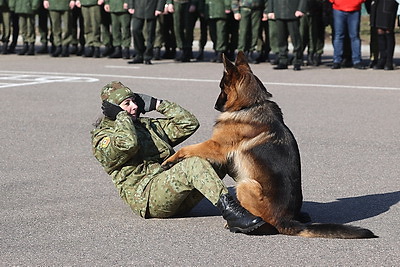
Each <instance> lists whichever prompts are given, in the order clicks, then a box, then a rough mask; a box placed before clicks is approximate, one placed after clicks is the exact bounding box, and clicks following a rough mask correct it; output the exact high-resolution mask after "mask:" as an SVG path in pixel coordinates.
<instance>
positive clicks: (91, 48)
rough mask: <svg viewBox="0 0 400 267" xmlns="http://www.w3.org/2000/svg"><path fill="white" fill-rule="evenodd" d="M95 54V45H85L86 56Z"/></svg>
mask: <svg viewBox="0 0 400 267" xmlns="http://www.w3.org/2000/svg"><path fill="white" fill-rule="evenodd" d="M93 54H94V46H89V47H85V53H84V55H83V56H84V57H93Z"/></svg>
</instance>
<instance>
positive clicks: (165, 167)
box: [161, 160, 175, 170]
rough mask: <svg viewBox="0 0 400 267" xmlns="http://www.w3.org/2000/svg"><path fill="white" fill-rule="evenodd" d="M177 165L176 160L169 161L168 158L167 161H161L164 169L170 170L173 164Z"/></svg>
mask: <svg viewBox="0 0 400 267" xmlns="http://www.w3.org/2000/svg"><path fill="white" fill-rule="evenodd" d="M174 165H175V163H174V162H171V161H168V160H166V161H164V162H163V163H161V168H162V169H163V170H168V169H170V168H171V167H172V166H174Z"/></svg>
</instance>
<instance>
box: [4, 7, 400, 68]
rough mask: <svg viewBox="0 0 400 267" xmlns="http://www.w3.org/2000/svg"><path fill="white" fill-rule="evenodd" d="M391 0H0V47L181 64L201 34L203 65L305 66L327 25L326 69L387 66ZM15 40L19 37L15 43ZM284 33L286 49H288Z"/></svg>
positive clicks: (391, 45) (394, 13)
mask: <svg viewBox="0 0 400 267" xmlns="http://www.w3.org/2000/svg"><path fill="white" fill-rule="evenodd" d="M398 2H400V0H76V1H75V0H44V1H42V0H0V12H1V13H0V14H1V16H0V23H1V27H0V33H1V42H2V47H1V48H0V52H1V54H3V55H4V54H10V53H17V54H18V55H35V54H49V55H50V56H52V57H69V56H70V55H71V54H73V55H77V56H83V57H94V58H100V57H109V58H122V59H132V60H130V61H128V63H129V64H141V63H143V64H151V60H162V59H174V60H175V61H177V62H190V61H192V60H197V61H202V60H204V59H205V54H204V49H205V46H206V43H207V41H209V40H210V41H211V42H212V48H213V50H214V55H213V56H212V58H211V61H212V62H221V55H222V53H225V54H226V55H227V56H228V57H229V58H230V59H232V60H233V58H234V57H235V54H236V53H237V51H240V50H241V51H244V52H245V54H246V55H247V57H248V60H249V62H250V63H253V64H257V63H260V62H270V63H271V64H273V65H275V67H274V69H276V70H280V69H287V68H288V65H290V64H293V69H294V70H300V69H301V66H303V65H304V64H307V65H314V66H319V65H320V64H321V63H322V61H321V58H322V54H323V52H324V45H325V40H326V39H325V37H326V32H327V31H326V30H327V28H328V27H329V28H330V30H329V32H331V33H332V45H333V48H334V55H333V62H332V63H333V64H332V69H339V68H342V67H354V68H357V69H365V68H367V67H371V68H374V69H384V70H392V69H393V68H394V64H393V55H394V49H395V31H394V29H395V27H396V21H397V25H398V26H399V25H400V23H399V22H398V21H399V20H398V16H399V14H400V13H398ZM362 8H365V9H366V10H367V12H368V14H369V18H370V28H371V29H370V40H369V42H370V55H369V57H370V61H369V62H368V64H369V65H367V64H365V63H364V62H363V61H362V57H361V39H360V18H361V10H362ZM399 11H400V9H399ZM195 29H198V33H197V32H196V33H195ZM37 35H40V43H41V45H40V46H39V45H38V44H37V43H36V38H37ZM195 36H196V38H198V40H197V41H198V44H199V47H196V48H194V47H193V43H194V37H195ZM19 37H20V39H22V42H23V43H22V46H21V48H20V49H16V47H17V42H18V38H19ZM288 40H290V43H291V44H292V46H291V48H292V49H293V51H289V46H288ZM35 45H36V46H37V47H35ZM194 50H195V51H194ZM194 52H195V53H194ZM289 52H290V53H289ZM304 59H305V60H304Z"/></svg>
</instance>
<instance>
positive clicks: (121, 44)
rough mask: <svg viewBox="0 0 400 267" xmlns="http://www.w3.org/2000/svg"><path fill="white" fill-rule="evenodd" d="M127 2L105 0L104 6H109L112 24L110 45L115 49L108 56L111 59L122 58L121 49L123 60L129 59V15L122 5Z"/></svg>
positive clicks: (122, 0) (123, 0)
mask: <svg viewBox="0 0 400 267" xmlns="http://www.w3.org/2000/svg"><path fill="white" fill-rule="evenodd" d="M125 3H126V4H127V3H128V2H127V0H106V2H105V4H106V5H109V6H110V12H111V24H112V30H111V31H112V36H113V38H112V45H113V46H114V48H115V49H116V50H115V52H114V53H113V54H112V55H111V56H110V57H112V58H117V57H122V51H121V48H123V49H124V53H123V54H124V58H125V59H128V58H129V47H130V46H131V15H130V14H129V12H128V10H127V9H124V4H125Z"/></svg>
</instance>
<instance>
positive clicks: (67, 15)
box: [48, 0, 75, 57]
mask: <svg viewBox="0 0 400 267" xmlns="http://www.w3.org/2000/svg"><path fill="white" fill-rule="evenodd" d="M48 1H49V8H48V9H49V13H50V19H51V25H52V28H51V29H52V33H53V44H54V46H55V47H56V51H55V52H54V53H53V54H52V55H53V56H55V57H57V56H59V55H60V54H61V56H63V57H67V56H69V51H68V49H69V45H70V43H71V40H72V34H71V28H72V26H71V22H72V21H71V19H72V16H71V15H72V14H71V9H70V6H69V4H70V2H71V0H48ZM73 2H75V1H73ZM61 47H62V49H61Z"/></svg>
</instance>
